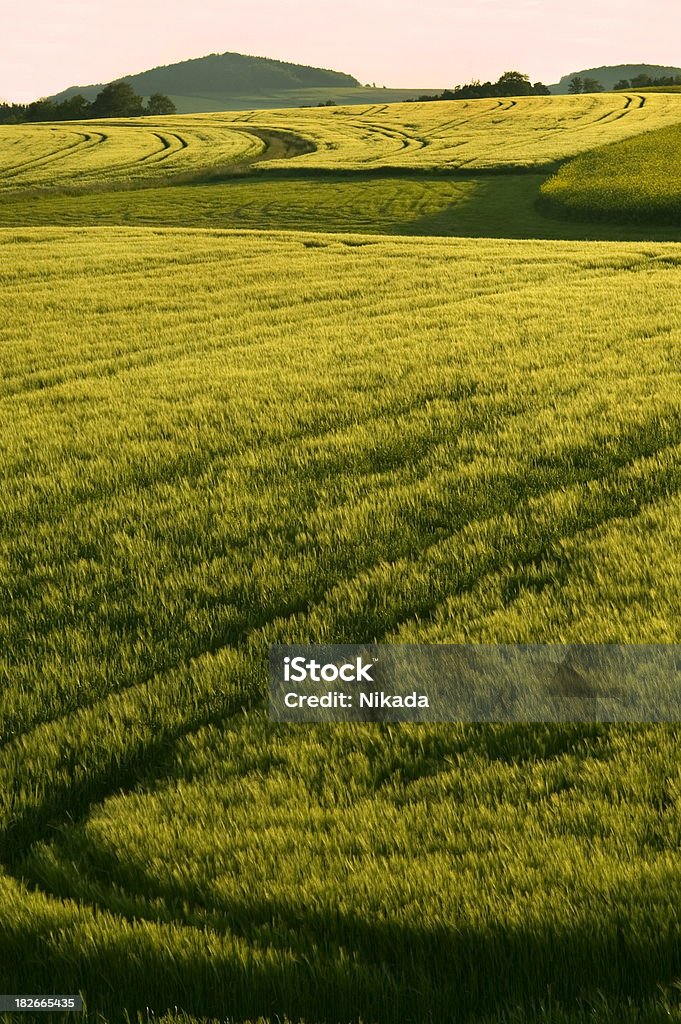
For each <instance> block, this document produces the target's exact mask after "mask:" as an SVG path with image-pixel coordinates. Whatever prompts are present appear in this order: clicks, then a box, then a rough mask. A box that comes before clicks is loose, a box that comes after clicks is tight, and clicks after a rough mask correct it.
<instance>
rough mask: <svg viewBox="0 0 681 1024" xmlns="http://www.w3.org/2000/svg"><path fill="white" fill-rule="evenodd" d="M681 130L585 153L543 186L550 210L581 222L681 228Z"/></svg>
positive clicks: (544, 200) (675, 128)
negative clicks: (612, 222) (680, 161)
mask: <svg viewBox="0 0 681 1024" xmlns="http://www.w3.org/2000/svg"><path fill="white" fill-rule="evenodd" d="M680 148H681V128H680V127H679V126H678V125H677V126H673V127H670V128H662V129H659V130H658V131H654V132H647V133H645V134H644V135H640V136H638V137H637V138H632V139H627V140H625V141H623V142H617V143H614V144H612V145H609V146H603V147H599V148H598V149H595V150H593V151H592V152H589V153H584V154H582V155H581V156H579V157H577V158H576V159H574V160H571V161H569V162H568V163H566V164H564V165H563V166H562V167H561V168H560V170H559V171H558V173H557V174H556V175H554V176H553V177H551V178H550V179H549V180H548V181H547V182H545V183H544V184H543V185H542V188H541V201H542V205H543V207H544V208H545V209H547V210H548V211H549V212H551V213H554V214H558V215H559V216H563V217H570V218H576V219H577V220H582V221H615V222H619V223H624V224H627V223H634V224H663V225H665V226H672V225H677V226H681V172H680V170H679V160H678V157H679V150H680Z"/></svg>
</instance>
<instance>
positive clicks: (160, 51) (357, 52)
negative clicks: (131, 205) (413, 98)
mask: <svg viewBox="0 0 681 1024" xmlns="http://www.w3.org/2000/svg"><path fill="white" fill-rule="evenodd" d="M2 8H3V28H2V33H1V35H0V99H7V100H14V101H19V100H24V101H25V100H33V99H36V98H37V97H38V96H44V95H48V94H50V93H54V92H57V91H59V90H60V89H63V88H66V87H67V86H69V85H88V84H90V83H97V82H107V81H111V80H112V79H114V78H117V77H119V76H121V75H125V74H133V73H134V72H137V71H144V70H146V69H147V68H151V67H154V66H156V65H158V64H171V63H174V62H175V61H179V60H186V59H188V58H190V57H201V56H203V55H204V54H207V53H222V52H224V51H225V50H233V51H236V52H239V53H251V54H255V55H257V56H262V57H275V58H277V59H279V60H289V61H294V62H296V63H300V64H313V65H317V66H320V67H328V68H334V69H336V70H338V71H346V72H349V73H350V74H353V75H355V76H356V77H357V78H359V80H360V81H361V82H376V84H377V85H389V86H407V87H411V86H429V87H438V88H440V87H444V86H451V85H456V84H458V83H460V82H465V81H467V80H470V79H471V78H481V79H487V78H490V79H496V78H497V77H498V76H499V74H500V73H501V72H502V71H506V70H509V69H517V70H520V71H523V72H525V73H527V74H529V75H530V77H531V78H532V80H533V81H543V82H546V83H550V82H554V81H557V80H558V78H559V77H560V76H561V75H563V74H566V73H567V72H569V71H573V70H578V69H580V68H587V67H593V66H597V65H599V64H624V63H638V62H641V63H643V62H645V63H648V64H671V65H681V31H680V30H681V5H679V4H678V2H677V0H646V2H644V3H641V0H564V2H562V3H559V2H558V0H449V2H448V0H238V2H237V0H191V2H187V0H106V3H104V2H103V0H2Z"/></svg>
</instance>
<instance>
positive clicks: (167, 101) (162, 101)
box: [145, 92, 177, 115]
mask: <svg viewBox="0 0 681 1024" xmlns="http://www.w3.org/2000/svg"><path fill="white" fill-rule="evenodd" d="M145 113H147V114H154V115H159V114H161V115H162V114H176V113H177V108H176V106H175V104H174V103H173V101H172V100H171V98H170V96H164V95H163V93H161V92H155V93H154V95H153V96H150V97H149V99H148V101H147V109H146V111H145Z"/></svg>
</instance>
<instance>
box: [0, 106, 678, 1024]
mask: <svg viewBox="0 0 681 1024" xmlns="http://www.w3.org/2000/svg"><path fill="white" fill-rule="evenodd" d="M642 100H643V97H642V96H626V95H622V94H621V93H617V94H607V95H595V96H576V97H555V98H547V99H546V100H545V99H544V98H540V97H533V98H530V99H527V100H520V99H519V100H517V101H512V100H508V101H506V100H504V101H499V102H497V101H495V100H492V101H474V102H471V103H450V104H446V103H428V104H401V105H395V106H390V107H380V106H367V107H366V109H363V108H358V107H354V108H347V109H342V108H324V109H321V108H320V109H319V110H317V109H302V110H289V111H264V112H263V111H260V112H258V113H257V114H252V115H251V114H248V113H246V114H239V113H231V114H224V113H223V114H215V115H196V116H193V117H189V116H186V117H185V116H174V117H172V118H163V119H158V120H155V121H148V120H140V121H137V122H128V123H125V124H124V123H123V122H119V123H116V122H113V121H110V122H101V123H99V122H97V123H95V122H84V123H83V125H82V126H79V125H75V124H59V125H57V126H50V125H17V126H12V127H11V128H7V129H0V189H2V192H1V193H0V201H1V205H0V304H1V307H2V310H3V318H2V321H0V367H1V371H0V524H1V526H0V594H1V595H2V597H1V598H0V613H1V614H0V682H1V683H2V685H1V686H0V991H4V992H20V991H21V992H29V991H31V992H35V993H52V992H57V991H60V992H73V993H76V992H81V993H82V994H83V997H84V1000H85V1004H86V1014H85V1017H86V1019H87V1021H88V1024H152V1021H153V1022H158V1021H162V1022H163V1024H208V1022H211V1024H212V1022H217V1021H219V1022H220V1024H275V1022H276V1024H453V1022H456V1024H663V1022H665V1024H670V1022H672V1024H674V1022H676V1024H681V917H680V910H679V907H680V906H681V872H680V870H679V863H678V849H679V843H680V842H681V759H680V758H679V752H678V747H679V731H680V730H679V726H678V725H674V724H672V725H657V726H652V725H638V726H636V725H619V726H615V725H607V724H592V725H583V724H582V725H578V724H564V725H556V724H554V725H551V724H544V725H536V724H534V725H533V724H516V725H470V724H462V723H458V724H457V723H452V724H447V725H430V726H426V725H387V724H380V723H374V724H371V725H364V726H359V725H324V726H300V725H295V726H293V725H275V724H272V723H270V722H269V721H268V719H267V715H266V689H267V654H268V649H269V647H270V645H271V644H273V643H289V642H312V643H328V642H336V643H342V642H347V643H364V642H371V641H378V642H385V643H397V644H400V643H434V644H440V643H457V642H472V643H475V642H480V643H495V642H504V643H515V642H519V643H527V642H529V643H541V642H548V643H563V642H565V643H579V642H603V643H619V642H628V643H681V618H680V617H679V611H678V610H679V602H680V600H681V582H680V581H681V554H680V552H681V306H679V303H678V295H679V290H680V289H681V247H680V246H679V244H678V241H675V240H678V239H679V238H680V234H679V233H680V232H681V225H680V226H679V227H676V228H675V227H674V226H673V225H671V226H670V225H668V224H666V223H661V224H658V225H657V226H655V225H653V226H650V224H649V223H647V222H645V221H644V220H641V221H640V222H639V223H638V224H636V225H634V226H627V225H623V226H618V225H617V224H608V223H607V221H605V220H603V221H602V222H599V221H597V220H595V219H594V218H593V217H592V216H591V214H589V216H590V217H591V219H587V220H585V221H584V222H583V223H581V222H580V221H579V219H578V218H577V217H576V216H575V217H573V219H572V220H568V219H565V220H556V219H551V218H550V217H548V216H546V215H545V214H544V213H543V212H542V210H543V209H544V207H542V205H541V203H540V204H539V206H537V205H536V203H535V200H536V198H537V196H538V194H539V190H540V187H543V188H545V189H547V188H549V187H554V186H553V185H552V184H550V185H545V186H543V185H542V183H543V182H544V179H545V176H546V173H547V171H546V168H547V167H548V166H549V165H551V166H553V165H554V164H555V162H556V161H558V160H561V159H563V158H564V157H568V156H569V157H575V159H574V160H572V161H569V162H567V163H565V164H564V165H563V167H562V169H561V170H560V171H559V172H558V176H557V177H556V178H553V179H551V181H552V182H555V181H560V180H561V176H562V175H566V176H568V181H572V182H575V181H576V182H577V183H578V184H579V180H578V176H575V172H574V170H573V169H574V168H575V167H577V166H579V165H580V161H589V160H590V161H592V169H590V170H589V171H588V173H589V174H596V173H597V171H598V173H600V174H601V179H599V180H601V181H602V180H603V174H604V173H605V172H603V171H600V170H598V169H599V168H602V167H603V166H604V165H603V163H602V161H603V160H604V159H605V157H604V156H603V154H605V153H608V152H612V153H614V154H616V157H617V162H618V164H620V165H621V167H622V168H626V166H627V162H626V159H625V158H624V157H622V156H621V153H622V152H624V153H625V154H626V153H628V152H629V149H630V148H631V151H632V152H640V150H639V149H638V147H641V150H642V151H643V152H645V153H648V152H650V151H651V148H653V149H654V147H656V146H657V147H658V150H659V152H661V153H664V154H667V155H666V157H665V156H662V157H661V158H660V163H659V165H658V164H655V160H654V159H653V158H651V163H650V165H649V164H648V162H647V161H648V158H647V157H645V158H641V157H640V156H639V157H638V159H639V170H640V169H641V166H645V167H646V174H648V168H649V167H650V168H653V169H654V168H655V167H658V166H659V168H660V175H659V176H658V177H657V178H656V177H655V176H654V174H653V172H652V171H651V176H650V181H649V184H648V186H647V187H648V188H649V190H650V189H652V190H654V189H656V188H658V185H656V182H662V183H663V184H662V185H660V188H662V187H667V186H668V185H669V182H668V180H667V179H665V178H664V176H663V175H662V172H661V168H662V167H663V164H664V160H665V159H668V158H669V154H670V153H671V152H672V151H673V140H674V139H675V138H676V133H678V131H679V129H678V128H674V127H673V125H674V123H675V122H677V123H681V99H680V98H679V97H675V96H673V95H667V96H665V95H659V96H657V95H654V96H649V97H648V96H647V97H646V98H645V102H640V101H642ZM81 129H82V130H83V132H85V131H87V132H90V133H92V136H93V138H92V139H90V140H89V143H85V142H84V143H82V144H81V143H80V142H78V138H79V137H80V136H79V133H80V132H81ZM99 132H101V134H102V135H103V136H104V138H103V139H102V140H100V141H96V138H95V135H96V133H99ZM163 139H165V140H166V141H169V140H171V139H176V140H181V141H182V143H184V144H183V145H181V144H180V142H179V141H178V142H177V145H175V143H174V142H169V145H168V146H167V147H165V148H163V149H160V148H159V147H160V146H162V140H163ZM154 140H155V141H154ZM623 140H624V141H623ZM670 140H671V141H670ZM604 142H605V143H610V145H606V146H605V147H603V148H602V149H600V150H597V151H595V152H593V153H591V152H588V153H587V150H590V149H593V147H594V146H600V145H601V144H602V143H604ZM312 145H314V146H315V149H314V151H313V150H312V149H311V147H312ZM655 151H656V152H657V150H655ZM163 153H165V156H163ZM579 154H584V155H583V156H581V155H579ZM609 159H610V158H609ZM636 159H637V158H636V157H635V156H634V157H632V161H634V162H635V160H636ZM642 159H643V164H642V163H641V160H642ZM610 162H611V163H612V160H611V161H610ZM632 166H633V164H632ZM448 168H449V170H450V172H453V171H456V172H457V173H449V174H447V173H443V172H444V171H446V170H447V169H448ZM542 168H543V169H544V170H543V172H542ZM381 170H383V171H384V172H385V173H380V172H381ZM499 170H504V171H505V172H506V173H503V174H499V173H488V172H490V171H499ZM284 171H285V173H283V172H284ZM436 171H437V173H435V172H436ZM246 172H247V173H246ZM346 172H347V173H346ZM361 172H364V173H361ZM514 172H515V173H514ZM540 172H541V173H540ZM623 173H624V171H623ZM675 174H676V172H675V170H674V169H673V168H672V169H671V172H670V180H673V178H674V175H675ZM570 175H572V178H569V176H570ZM583 176H584V175H582V177H583ZM641 177H642V178H644V177H645V176H644V175H641ZM618 187H619V186H618ZM669 187H671V186H669ZM585 216H586V214H585ZM429 236H430V237H429ZM465 236H470V237H465ZM561 236H563V237H561ZM666 239H668V240H666ZM10 1019H11V1018H9V1017H7V1018H6V1020H7V1022H9V1020H10ZM26 1019H28V1018H26ZM41 1019H42V1020H45V1021H48V1020H49V1019H50V1015H49V1014H48V1015H42V1016H41ZM54 1019H59V1020H64V1021H66V1020H67V1019H68V1018H66V1017H63V1016H60V1017H58V1018H54ZM0 1020H3V1024H5V1018H3V1017H2V1015H1V1014H0Z"/></svg>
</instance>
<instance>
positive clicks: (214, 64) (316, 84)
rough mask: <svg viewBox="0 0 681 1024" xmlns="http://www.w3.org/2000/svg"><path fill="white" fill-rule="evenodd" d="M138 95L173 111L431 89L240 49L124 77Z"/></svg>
mask: <svg viewBox="0 0 681 1024" xmlns="http://www.w3.org/2000/svg"><path fill="white" fill-rule="evenodd" d="M122 80H123V81H125V82H129V83H130V85H132V86H133V88H134V89H135V91H136V92H138V93H140V95H142V96H151V95H152V93H155V92H160V93H164V94H165V95H167V96H170V97H171V98H172V99H173V101H174V103H175V105H176V107H177V110H178V112H179V113H181V114H193V113H206V112H210V111H218V110H245V109H251V108H259V109H266V108H268V107H297V106H303V105H314V104H317V103H323V102H326V101H327V100H334V101H336V102H337V103H366V102H367V100H368V101H369V102H376V101H377V100H380V101H382V102H390V101H399V100H402V99H409V98H412V97H415V96H417V95H420V94H421V93H423V92H424V91H430V92H436V91H437V90H436V89H430V90H427V89H425V90H424V89H417V88H413V89H369V88H364V87H362V86H361V85H360V83H359V82H358V81H357V79H356V78H353V76H352V75H347V74H344V73H343V72H341V71H330V70H328V69H326V68H314V67H308V66H306V65H303V64H289V63H286V62H284V61H280V60H270V59H269V58H268V57H252V56H247V55H245V54H242V53H211V54H209V55H208V56H206V57H198V58H196V59H194V60H185V61H181V62H180V63H179V64H168V65H166V66H164V67H157V68H151V69H150V70H149V71H142V72H140V73H139V74H135V75H124V76H122ZM103 85H104V83H101V82H100V83H98V84H95V85H73V86H70V87H69V88H68V89H64V90H63V91H62V92H60V93H57V94H56V95H55V96H53V97H50V98H51V99H54V100H56V101H60V100H64V99H68V98H69V97H71V96H74V95H76V94H77V93H80V94H81V95H83V96H85V97H86V98H87V99H90V100H92V99H94V97H95V96H96V95H97V93H98V92H99V91H100V90H101V89H102V87H103Z"/></svg>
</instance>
